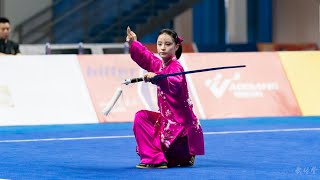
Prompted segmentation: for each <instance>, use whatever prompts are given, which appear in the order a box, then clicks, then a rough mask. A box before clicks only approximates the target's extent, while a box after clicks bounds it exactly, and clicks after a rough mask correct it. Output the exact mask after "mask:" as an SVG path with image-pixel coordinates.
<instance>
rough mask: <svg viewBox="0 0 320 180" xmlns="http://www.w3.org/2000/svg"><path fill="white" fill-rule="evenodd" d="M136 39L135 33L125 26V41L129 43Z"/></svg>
mask: <svg viewBox="0 0 320 180" xmlns="http://www.w3.org/2000/svg"><path fill="white" fill-rule="evenodd" d="M136 40H137V35H136V34H135V33H134V32H133V31H131V29H130V27H129V26H128V27H127V38H126V41H127V42H128V43H129V44H131V43H132V41H136Z"/></svg>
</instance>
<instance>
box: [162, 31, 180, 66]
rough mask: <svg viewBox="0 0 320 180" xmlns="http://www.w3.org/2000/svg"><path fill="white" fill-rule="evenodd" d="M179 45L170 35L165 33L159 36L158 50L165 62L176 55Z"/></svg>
mask: <svg viewBox="0 0 320 180" xmlns="http://www.w3.org/2000/svg"><path fill="white" fill-rule="evenodd" d="M178 47H179V46H178V45H176V43H175V42H174V40H173V38H172V37H171V36H170V35H168V34H166V33H163V34H161V35H159V36H158V40H157V50H158V53H159V55H160V57H161V58H162V60H163V61H164V62H166V61H167V60H170V59H171V58H172V57H174V56H175V54H176V51H177V50H178Z"/></svg>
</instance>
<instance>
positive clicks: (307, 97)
mask: <svg viewBox="0 0 320 180" xmlns="http://www.w3.org/2000/svg"><path fill="white" fill-rule="evenodd" d="M279 56H280V57H281V60H282V63H283V67H284V69H285V71H286V73H287V76H288V79H289V81H290V83H291V86H292V89H293V92H294V94H295V96H296V98H297V101H298V103H299V106H300V108H301V111H302V113H303V115H306V116H314V115H316V116H319V115H320V93H319V92H320V83H319V79H320V71H319V69H320V52H319V51H308V52H279Z"/></svg>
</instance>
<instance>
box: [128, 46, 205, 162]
mask: <svg viewBox="0 0 320 180" xmlns="http://www.w3.org/2000/svg"><path fill="white" fill-rule="evenodd" d="M130 54H131V58H132V59H133V60H134V61H135V62H136V63H137V64H138V65H139V66H140V67H141V68H143V69H145V70H147V71H148V72H154V73H156V74H168V73H177V72H182V71H184V70H183V67H182V66H181V64H180V63H179V62H178V61H177V59H176V57H174V58H173V59H172V60H171V61H170V62H169V63H168V64H167V66H165V67H164V66H163V64H162V60H161V59H159V58H158V57H156V56H155V55H154V54H153V53H152V52H150V51H148V50H147V48H146V47H144V46H143V45H142V44H141V43H140V42H138V41H133V42H132V44H131V45H130ZM153 83H154V84H156V85H157V96H158V106H159V111H160V113H159V112H152V111H147V110H141V111H139V112H137V113H136V115H135V119H134V123H133V131H134V134H135V137H136V142H137V152H138V153H139V154H140V159H141V163H145V164H159V163H162V162H167V163H168V164H179V163H184V161H186V160H189V159H190V157H191V156H192V155H203V154H204V139H203V132H202V128H201V126H200V123H199V120H198V118H197V117H196V116H195V114H194V112H193V110H192V108H193V105H192V103H191V100H190V98H189V92H188V88H187V81H186V78H185V75H178V76H171V77H166V78H162V79H159V80H156V82H153Z"/></svg>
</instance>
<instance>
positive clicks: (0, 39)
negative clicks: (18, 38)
mask: <svg viewBox="0 0 320 180" xmlns="http://www.w3.org/2000/svg"><path fill="white" fill-rule="evenodd" d="M10 31H11V28H10V21H9V19H7V18H5V17H0V55H17V54H20V50H19V44H17V43H15V42H13V41H11V40H9V35H10Z"/></svg>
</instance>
